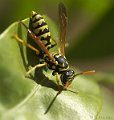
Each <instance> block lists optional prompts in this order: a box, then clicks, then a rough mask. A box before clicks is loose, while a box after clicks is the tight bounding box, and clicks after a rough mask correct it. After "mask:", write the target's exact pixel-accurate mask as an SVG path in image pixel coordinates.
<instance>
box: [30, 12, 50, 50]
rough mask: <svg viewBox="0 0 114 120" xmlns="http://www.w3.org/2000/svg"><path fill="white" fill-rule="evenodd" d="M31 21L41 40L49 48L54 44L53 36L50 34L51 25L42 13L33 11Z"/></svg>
mask: <svg viewBox="0 0 114 120" xmlns="http://www.w3.org/2000/svg"><path fill="white" fill-rule="evenodd" d="M31 21H32V27H33V32H34V34H35V35H36V36H38V37H39V38H40V40H41V41H42V42H43V44H44V45H45V46H46V48H47V49H48V50H49V49H50V48H51V46H52V43H51V42H52V38H51V35H50V31H49V27H48V25H47V23H46V22H45V20H44V18H43V17H42V16H41V15H40V14H37V13H36V12H34V11H32V14H31Z"/></svg>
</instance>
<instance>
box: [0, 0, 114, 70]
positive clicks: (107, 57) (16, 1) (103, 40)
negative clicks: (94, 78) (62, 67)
mask: <svg viewBox="0 0 114 120" xmlns="http://www.w3.org/2000/svg"><path fill="white" fill-rule="evenodd" d="M59 2H63V3H64V4H65V6H66V8H67V12H68V18H69V25H68V35H67V38H68V41H69V43H70V46H69V48H67V50H66V51H67V52H66V54H67V58H68V59H69V60H70V61H72V65H76V66H77V67H78V68H80V69H84V70H86V69H92V68H95V69H96V70H97V71H109V70H112V69H113V66H114V62H113V60H114V57H113V56H114V34H113V31H114V22H113V21H114V14H113V13H114V2H113V0H69V1H68V0H63V1H62V0H57V1H53V0H46V1H43V0H29V1H27V0H0V16H1V17H0V33H1V32H3V30H5V29H6V28H7V27H8V26H9V25H10V24H11V23H13V22H14V21H17V20H21V19H25V18H27V17H29V15H30V12H31V11H32V10H35V11H37V12H38V13H40V14H46V15H48V16H49V17H51V18H52V19H53V20H54V21H55V22H56V23H57V24H58V10H57V9H58V3H59ZM69 56H70V57H69ZM70 58H72V59H70Z"/></svg>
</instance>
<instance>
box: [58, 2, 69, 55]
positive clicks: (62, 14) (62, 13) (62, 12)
mask: <svg viewBox="0 0 114 120" xmlns="http://www.w3.org/2000/svg"><path fill="white" fill-rule="evenodd" d="M58 9H59V22H60V52H61V54H63V55H65V43H66V33H67V24H68V18H67V12H66V8H65V6H64V4H63V3H60V4H59V6H58Z"/></svg>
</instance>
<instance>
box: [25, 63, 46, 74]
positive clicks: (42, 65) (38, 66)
mask: <svg viewBox="0 0 114 120" xmlns="http://www.w3.org/2000/svg"><path fill="white" fill-rule="evenodd" d="M46 65H47V63H45V62H44V63H42V64H37V65H35V66H34V67H32V68H31V69H30V70H29V71H28V72H27V73H26V75H27V76H28V75H29V74H30V73H31V72H32V71H34V70H35V69H36V68H40V67H44V66H46Z"/></svg>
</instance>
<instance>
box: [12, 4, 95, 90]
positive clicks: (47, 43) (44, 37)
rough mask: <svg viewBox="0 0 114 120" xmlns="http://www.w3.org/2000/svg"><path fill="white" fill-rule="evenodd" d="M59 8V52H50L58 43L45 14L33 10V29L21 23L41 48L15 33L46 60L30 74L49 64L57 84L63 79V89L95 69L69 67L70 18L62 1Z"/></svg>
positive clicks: (15, 36) (16, 36)
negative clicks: (67, 48) (78, 69)
mask: <svg viewBox="0 0 114 120" xmlns="http://www.w3.org/2000/svg"><path fill="white" fill-rule="evenodd" d="M58 10H59V22H60V47H59V49H58V52H56V53H51V52H50V49H51V48H53V47H54V46H56V44H57V43H56V41H54V40H53V38H52V37H51V33H50V31H49V27H48V25H47V23H46V22H45V20H44V18H43V16H41V15H40V14H38V13H36V12H34V11H32V13H31V18H30V19H31V22H32V28H33V30H30V29H29V28H28V27H27V26H26V25H25V24H24V23H23V22H22V21H20V23H21V24H22V25H23V26H24V27H25V28H26V29H27V31H28V34H29V36H30V37H31V38H32V39H33V41H34V42H36V44H37V45H38V46H39V49H36V48H34V47H33V46H32V45H30V44H29V43H26V42H24V41H23V40H22V39H20V38H19V37H18V35H16V34H14V38H15V39H16V40H17V41H19V42H21V43H22V44H24V45H25V46H27V47H29V48H30V49H32V50H33V51H35V52H36V53H37V55H38V56H39V57H40V58H41V59H42V60H43V61H44V62H43V63H41V64H38V65H36V66H34V67H33V68H32V69H30V70H29V71H28V72H27V73H28V74H30V73H31V71H33V70H35V69H36V68H40V67H43V66H47V67H48V68H49V69H50V70H52V75H53V76H56V81H57V85H58V86H59V84H60V83H59V82H60V80H61V83H62V85H63V89H65V90H66V89H67V88H68V86H69V85H70V84H71V83H72V81H73V79H74V78H75V77H76V76H77V75H81V74H92V73H94V72H95V71H94V70H92V71H86V72H81V73H75V71H73V70H70V69H69V64H68V62H67V59H66V57H65V43H66V34H67V24H68V18H67V13H66V8H65V6H64V5H63V4H62V3H60V4H59V6H58Z"/></svg>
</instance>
